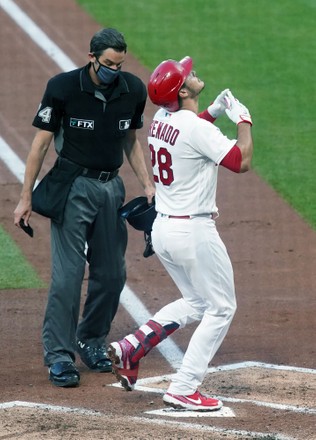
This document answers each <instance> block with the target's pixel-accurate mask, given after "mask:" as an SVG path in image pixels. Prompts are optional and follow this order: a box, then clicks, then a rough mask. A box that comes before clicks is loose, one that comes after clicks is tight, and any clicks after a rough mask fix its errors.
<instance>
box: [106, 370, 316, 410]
mask: <svg viewBox="0 0 316 440" xmlns="http://www.w3.org/2000/svg"><path fill="white" fill-rule="evenodd" d="M244 368H266V369H272V370H282V371H293V372H296V373H304V374H316V370H314V369H311V368H301V367H293V366H288V365H274V364H266V363H264V362H239V363H236V364H229V365H221V366H219V367H212V368H208V370H207V373H215V372H220V371H233V370H239V369H244ZM172 376H173V374H169V375H163V376H155V377H149V378H145V379H139V380H138V381H137V384H136V386H135V390H137V391H143V392H148V393H156V394H164V393H165V392H166V390H165V389H163V388H150V387H148V386H146V385H150V384H153V383H159V382H168V381H170V380H171V378H172ZM108 386H113V387H121V385H120V384H118V383H114V384H112V385H108ZM214 397H215V398H217V399H219V400H222V401H223V402H231V403H250V404H252V405H256V406H263V407H267V408H272V409H277V410H281V411H291V412H293V413H301V414H310V415H314V414H316V408H308V407H299V406H294V405H284V404H279V403H271V402H263V401H260V400H250V399H236V398H233V397H231V398H230V397H224V396H214Z"/></svg>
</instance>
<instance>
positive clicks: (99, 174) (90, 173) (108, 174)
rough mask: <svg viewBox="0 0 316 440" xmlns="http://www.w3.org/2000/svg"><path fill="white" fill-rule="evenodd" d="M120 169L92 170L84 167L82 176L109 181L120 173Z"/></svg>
mask: <svg viewBox="0 0 316 440" xmlns="http://www.w3.org/2000/svg"><path fill="white" fill-rule="evenodd" d="M118 172H119V170H114V171H101V170H90V169H89V168H83V171H82V176H84V177H90V179H97V180H99V181H100V182H108V181H109V180H111V179H113V178H114V177H116V176H117V175H118Z"/></svg>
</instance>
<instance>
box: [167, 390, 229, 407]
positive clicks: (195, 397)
mask: <svg viewBox="0 0 316 440" xmlns="http://www.w3.org/2000/svg"><path fill="white" fill-rule="evenodd" d="M163 401H164V404H165V405H167V406H172V407H173V408H177V409H187V410H190V411H215V410H218V409H220V408H221V407H222V406H223V403H222V402H221V401H220V400H217V399H213V398H211V397H206V396H203V394H201V393H200V392H199V391H195V393H194V394H191V395H189V396H178V395H177V394H171V393H166V394H165V395H164V396H163Z"/></svg>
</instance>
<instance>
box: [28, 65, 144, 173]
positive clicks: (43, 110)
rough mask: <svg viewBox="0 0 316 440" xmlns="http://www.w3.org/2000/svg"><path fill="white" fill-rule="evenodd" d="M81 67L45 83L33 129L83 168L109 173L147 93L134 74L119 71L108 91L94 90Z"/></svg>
mask: <svg viewBox="0 0 316 440" xmlns="http://www.w3.org/2000/svg"><path fill="white" fill-rule="evenodd" d="M89 67H90V63H89V64H88V65H86V66H85V67H83V68H80V69H76V70H73V71H71V72H67V73H61V74H59V75H56V76H55V77H53V78H52V79H50V80H49V81H48V84H47V87H46V91H45V93H44V96H43V99H42V102H41V105H40V107H39V110H38V112H37V114H36V116H35V118H34V121H33V125H34V126H35V127H38V128H40V129H42V130H47V131H51V132H53V133H54V135H55V148H56V150H57V153H58V154H59V155H60V156H61V157H65V158H67V159H69V160H71V161H72V162H75V163H77V164H79V165H81V166H83V167H86V168H91V169H97V170H105V171H112V170H115V169H117V168H119V167H120V166H121V165H122V163H123V146H124V138H125V136H126V133H127V130H128V129H138V128H141V127H142V126H143V111H144V107H145V103H146V98H147V92H146V87H145V85H144V83H143V82H142V81H141V80H140V79H139V78H138V77H136V76H135V75H133V74H131V73H128V72H122V71H121V72H120V74H119V76H118V78H117V79H116V80H115V82H114V84H113V85H112V86H110V89H102V88H101V87H97V86H96V85H95V84H94V83H93V82H92V80H91V77H90V75H89Z"/></svg>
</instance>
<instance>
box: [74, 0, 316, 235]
mask: <svg viewBox="0 0 316 440" xmlns="http://www.w3.org/2000/svg"><path fill="white" fill-rule="evenodd" d="M77 1H78V3H79V4H81V5H82V6H83V7H84V8H85V10H86V11H87V12H88V13H90V14H91V15H92V16H93V17H94V18H95V19H96V20H97V21H98V22H99V23H100V26H111V27H116V28H118V29H119V30H120V31H121V32H123V33H124V35H125V37H126V40H127V43H128V49H129V51H131V52H132V53H133V54H134V55H135V56H136V57H137V58H138V59H139V61H140V62H142V63H143V64H144V65H145V66H146V67H148V68H149V69H150V70H152V69H153V68H154V67H155V66H156V65H157V64H158V63H159V62H160V61H162V60H163V59H166V58H173V59H180V58H182V57H183V56H185V55H190V56H192V58H193V60H194V66H195V69H196V70H197V72H198V75H199V76H200V77H201V78H203V79H204V80H206V83H207V86H206V88H205V91H204V94H203V95H202V96H201V108H202V107H204V106H206V105H207V104H208V102H209V101H210V100H211V99H212V98H214V97H215V96H216V95H217V93H218V92H219V91H221V90H222V89H223V88H226V87H230V88H231V90H232V92H233V93H234V94H235V95H236V96H237V97H238V98H239V99H240V101H241V102H244V103H245V104H246V105H247V106H248V107H249V109H250V110H251V113H252V116H253V121H254V126H253V135H254V141H255V153H254V159H253V166H254V168H255V170H256V172H257V173H258V174H259V175H260V176H261V177H262V178H263V179H265V180H266V181H267V182H268V183H269V184H270V185H271V186H272V187H273V188H274V189H275V190H276V191H277V192H278V193H279V194H281V196H282V197H283V198H284V199H285V200H286V201H287V202H288V203H289V204H291V205H292V206H293V208H294V209H295V210H297V211H298V212H299V213H300V214H301V215H302V216H303V217H304V218H305V219H306V221H307V222H309V223H310V224H311V225H312V226H313V227H314V228H316V191H315V187H316V185H315V174H316V154H315V146H314V143H315V138H316V124H315V121H314V115H315V96H316V83H315V80H314V75H313V70H314V66H315V64H316V38H315V37H316V28H315V22H316V3H315V2H314V1H312V0H298V1H295V2H293V1H292V0H281V1H280V2H272V1H271V2H267V1H266V0H258V1H255V2H254V1H253V0H244V1H243V2H235V1H225V2H224V1H222V0H212V1H209V2H208V1H205V0H195V1H194V2H192V1H188V0H172V1H170V0H156V1H155V2H148V1H147V0H133V1H131V0H130V1H126V2H121V1H118V0H111V2H109V1H104V0H77ZM219 126H220V127H221V128H222V129H223V130H224V131H225V132H226V133H227V134H228V135H230V136H234V135H235V133H234V129H232V126H231V124H230V123H228V122H226V121H219Z"/></svg>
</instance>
